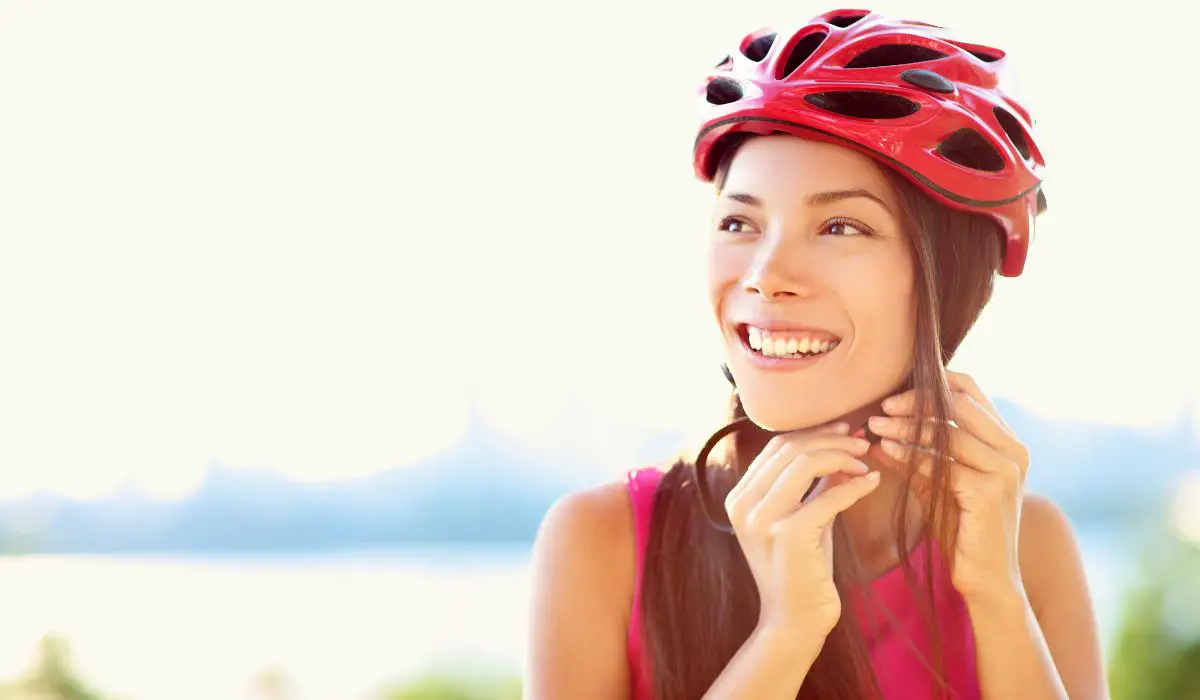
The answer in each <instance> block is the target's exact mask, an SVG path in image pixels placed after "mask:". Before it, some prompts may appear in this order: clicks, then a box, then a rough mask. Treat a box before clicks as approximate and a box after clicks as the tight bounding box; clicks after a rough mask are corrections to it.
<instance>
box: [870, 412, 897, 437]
mask: <svg viewBox="0 0 1200 700" xmlns="http://www.w3.org/2000/svg"><path fill="white" fill-rule="evenodd" d="M867 423H869V424H870V426H871V430H874V431H875V432H877V433H878V432H879V431H881V430H887V429H888V428H890V427H892V425H893V423H894V421H893V420H892V419H891V418H888V417H887V416H871V417H870V418H868V419H867Z"/></svg>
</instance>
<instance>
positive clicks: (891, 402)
mask: <svg viewBox="0 0 1200 700" xmlns="http://www.w3.org/2000/svg"><path fill="white" fill-rule="evenodd" d="M898 403H900V399H898V398H896V397H895V396H889V397H887V398H886V399H884V400H883V403H882V404H881V405H882V406H883V410H885V411H894V410H896V404H898Z"/></svg>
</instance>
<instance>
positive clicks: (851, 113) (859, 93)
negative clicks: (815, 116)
mask: <svg viewBox="0 0 1200 700" xmlns="http://www.w3.org/2000/svg"><path fill="white" fill-rule="evenodd" d="M804 101H805V102H808V103H809V104H810V105H813V106H814V107H818V108H820V109H823V110H825V111H827V112H833V113H835V114H841V115H842V116H846V117H856V118H858V119H900V118H902V117H907V116H909V115H911V114H915V113H916V112H917V110H919V109H920V108H921V105H919V104H917V103H916V102H913V101H912V100H910V99H908V98H905V97H900V96H899V95H890V94H888V93H886V92H872V91H869V90H842V91H838V92H818V93H814V94H811V95H805V96H804Z"/></svg>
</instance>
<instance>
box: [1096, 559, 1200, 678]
mask: <svg viewBox="0 0 1200 700" xmlns="http://www.w3.org/2000/svg"><path fill="white" fill-rule="evenodd" d="M1160 541H1162V542H1163V547H1161V548H1156V549H1155V551H1153V553H1152V554H1150V555H1149V556H1148V557H1147V560H1146V563H1145V564H1144V569H1143V573H1144V579H1143V580H1142V581H1141V583H1140V584H1139V585H1137V586H1136V587H1134V588H1133V590H1131V591H1130V593H1129V595H1128V598H1127V599H1126V602H1125V605H1124V609H1123V611H1122V615H1121V622H1120V625H1119V628H1118V631H1117V634H1116V638H1115V640H1114V643H1113V648H1112V654H1111V659H1110V662H1109V684H1110V686H1111V689H1112V697H1113V698H1114V700H1185V699H1187V700H1192V699H1200V544H1197V543H1194V542H1187V541H1185V540H1183V539H1180V538H1178V537H1174V536H1170V537H1166V538H1161V540H1160Z"/></svg>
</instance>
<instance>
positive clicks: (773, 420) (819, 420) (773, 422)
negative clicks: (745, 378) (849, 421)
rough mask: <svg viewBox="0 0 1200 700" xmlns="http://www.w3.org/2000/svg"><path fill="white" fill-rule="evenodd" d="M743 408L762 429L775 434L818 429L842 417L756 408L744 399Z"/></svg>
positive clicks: (824, 413)
mask: <svg viewBox="0 0 1200 700" xmlns="http://www.w3.org/2000/svg"><path fill="white" fill-rule="evenodd" d="M742 408H744V409H745V411H746V416H747V417H748V418H749V419H750V420H751V422H753V423H754V424H755V425H757V426H758V427H760V428H763V429H764V430H770V431H771V432H774V433H787V432H791V431H794V430H806V429H809V428H816V427H818V426H821V425H825V424H826V423H830V422H833V421H835V420H837V419H838V418H840V417H841V414H840V413H836V412H835V413H827V412H824V411H822V412H820V413H816V412H813V413H807V412H798V411H796V409H795V408H794V407H791V408H789V409H788V410H778V409H776V410H772V408H774V407H756V406H754V404H753V403H752V402H746V401H745V400H744V399H743V402H742Z"/></svg>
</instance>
